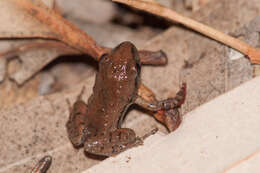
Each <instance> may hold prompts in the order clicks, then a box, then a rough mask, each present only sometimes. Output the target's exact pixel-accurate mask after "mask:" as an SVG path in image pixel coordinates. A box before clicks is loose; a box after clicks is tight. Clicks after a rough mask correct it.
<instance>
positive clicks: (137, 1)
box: [113, 0, 260, 64]
mask: <svg viewBox="0 0 260 173" xmlns="http://www.w3.org/2000/svg"><path fill="white" fill-rule="evenodd" d="M113 1H115V2H120V3H123V4H127V5H129V6H131V7H134V8H137V9H139V10H143V11H146V12H148V13H152V14H155V15H158V16H161V17H164V18H167V19H169V20H172V21H175V22H178V23H181V24H183V25H185V26H186V27H188V28H191V29H193V30H195V31H197V32H199V33H201V34H204V35H206V36H208V37H210V38H212V39H214V40H217V41H219V42H221V43H224V44H226V45H228V46H230V47H232V48H234V49H236V50H238V51H239V52H241V53H243V54H245V55H247V56H248V57H249V59H250V60H251V63H255V64H260V51H259V50H257V49H255V48H253V47H251V46H250V45H249V44H247V43H245V42H243V41H241V40H239V39H236V38H233V37H231V36H229V35H226V34H224V33H222V32H220V31H217V30H215V29H213V28H211V27H209V26H206V25H204V24H201V23H199V22H197V21H195V20H192V19H190V18H188V17H184V16H182V15H180V14H178V13H177V12H175V11H173V10H171V9H168V8H166V7H164V6H161V5H160V4H158V3H154V2H147V1H141V0H113Z"/></svg>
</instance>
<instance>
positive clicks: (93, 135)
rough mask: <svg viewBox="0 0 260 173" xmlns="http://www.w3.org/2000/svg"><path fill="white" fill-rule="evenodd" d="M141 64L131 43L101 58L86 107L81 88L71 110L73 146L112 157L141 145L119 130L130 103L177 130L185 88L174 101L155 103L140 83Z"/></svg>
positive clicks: (133, 136)
mask: <svg viewBox="0 0 260 173" xmlns="http://www.w3.org/2000/svg"><path fill="white" fill-rule="evenodd" d="M141 58H142V57H141ZM141 61H142V59H141V60H140V57H139V53H138V51H137V49H136V47H135V46H134V45H133V44H132V43H130V42H123V43H121V44H120V45H118V46H117V47H116V48H114V49H113V50H112V51H111V52H110V53H109V54H106V55H103V56H102V57H101V59H100V62H99V72H98V73H97V75H96V81H95V85H94V88H93V94H92V95H91V97H90V98H89V100H88V104H85V102H84V101H83V100H82V98H81V96H82V94H83V92H84V89H82V92H81V93H80V95H79V96H78V99H77V101H76V102H75V103H74V105H73V107H72V108H71V107H70V116H69V120H68V122H67V124H66V127H67V131H68V135H69V139H70V140H71V142H72V144H73V146H74V147H81V146H83V145H84V149H85V151H86V152H88V153H92V154H95V155H103V156H112V155H115V154H118V153H120V152H122V151H124V150H126V149H128V148H131V147H133V146H137V145H140V144H142V138H141V137H137V136H136V134H135V132H134V131H133V130H132V129H129V128H121V124H122V120H123V119H124V116H125V112H126V110H127V109H128V107H129V106H130V105H131V104H133V103H136V104H138V105H140V106H142V107H144V108H146V109H148V110H151V111H154V112H155V115H154V116H155V118H156V119H157V120H159V121H161V122H162V123H164V124H165V125H166V126H167V127H168V129H169V130H170V131H173V130H174V129H176V128H177V127H178V125H179V124H180V122H181V116H180V114H179V111H178V108H179V107H180V106H181V104H182V103H183V102H184V99H185V88H186V85H183V87H182V88H181V90H180V91H179V92H178V93H177V95H176V97H175V98H169V99H167V100H163V101H157V100H156V99H155V96H154V95H153V93H152V92H151V91H150V90H149V89H148V88H147V87H145V86H144V85H143V84H141V81H140V70H141Z"/></svg>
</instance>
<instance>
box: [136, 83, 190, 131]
mask: <svg viewBox="0 0 260 173" xmlns="http://www.w3.org/2000/svg"><path fill="white" fill-rule="evenodd" d="M185 97H186V84H185V83H184V84H183V85H182V87H181V89H180V90H179V92H178V93H177V94H176V96H175V97H174V98H168V99H166V100H161V101H157V99H156V97H155V95H154V93H153V92H152V91H151V90H150V89H149V88H147V87H146V86H145V85H143V84H141V85H140V87H139V90H138V97H137V99H136V101H135V103H136V104H138V105H140V106H141V107H143V108H145V109H147V110H150V111H153V112H156V113H155V114H153V116H154V117H155V118H156V119H157V120H158V121H160V122H161V123H163V124H165V125H166V126H167V128H168V130H169V131H174V130H175V129H176V128H177V127H178V126H179V125H180V123H181V121H182V116H181V115H180V113H179V110H178V109H179V108H180V106H181V105H182V104H183V103H184V101H185Z"/></svg>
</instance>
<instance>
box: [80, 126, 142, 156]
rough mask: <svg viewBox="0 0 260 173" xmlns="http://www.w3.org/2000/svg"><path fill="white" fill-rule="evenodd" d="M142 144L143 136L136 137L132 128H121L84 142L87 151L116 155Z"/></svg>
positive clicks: (96, 153) (103, 154)
mask: <svg viewBox="0 0 260 173" xmlns="http://www.w3.org/2000/svg"><path fill="white" fill-rule="evenodd" d="M142 144H143V140H142V138H139V137H136V135H135V132H134V131H133V130H132V129H128V128H121V129H117V130H115V131H113V132H110V133H108V134H105V135H98V136H96V137H95V138H91V139H89V140H87V141H86V142H85V144H84V149H85V151H86V152H88V153H91V154H95V155H102V156H114V155H116V154H118V153H120V152H122V151H125V150H127V149H129V148H132V147H135V146H138V145H142Z"/></svg>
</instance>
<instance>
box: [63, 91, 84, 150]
mask: <svg viewBox="0 0 260 173" xmlns="http://www.w3.org/2000/svg"><path fill="white" fill-rule="evenodd" d="M84 89H85V87H83V88H82V90H81V92H80V94H79V95H78V97H77V100H76V102H75V103H74V104H73V107H71V104H70V102H69V100H68V99H67V103H68V106H69V112H70V114H69V120H68V121H67V123H66V128H67V132H68V136H69V139H70V141H71V143H72V144H73V146H74V147H80V146H82V145H83V143H84V142H85V136H84V134H83V133H82V131H83V130H84V128H85V126H86V124H85V122H84V117H85V116H86V112H87V105H86V104H85V102H84V101H83V100H82V95H83V93H84Z"/></svg>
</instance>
